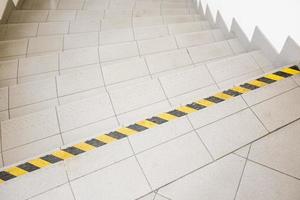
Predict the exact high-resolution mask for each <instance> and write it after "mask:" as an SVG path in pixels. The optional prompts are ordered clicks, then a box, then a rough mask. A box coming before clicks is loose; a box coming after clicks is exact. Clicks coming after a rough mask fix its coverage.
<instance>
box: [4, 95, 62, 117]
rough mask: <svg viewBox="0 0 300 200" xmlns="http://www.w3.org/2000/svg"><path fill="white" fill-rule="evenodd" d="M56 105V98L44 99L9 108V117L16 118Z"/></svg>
mask: <svg viewBox="0 0 300 200" xmlns="http://www.w3.org/2000/svg"><path fill="white" fill-rule="evenodd" d="M57 105H58V100H57V99H51V100H46V101H42V102H38V103H35V104H30V105H27V106H22V107H17V108H13V109H10V110H9V114H10V118H11V119H12V118H16V117H20V116H23V115H28V114H30V113H35V112H39V111H42V110H46V109H49V108H54V107H55V106H57Z"/></svg>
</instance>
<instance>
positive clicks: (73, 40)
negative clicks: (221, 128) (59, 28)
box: [64, 32, 99, 49]
mask: <svg viewBox="0 0 300 200" xmlns="http://www.w3.org/2000/svg"><path fill="white" fill-rule="evenodd" d="M98 45H99V34H98V32H89V33H76V34H69V35H65V36H64V49H75V48H83V47H91V46H98Z"/></svg>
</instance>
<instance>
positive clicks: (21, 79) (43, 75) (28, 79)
mask: <svg viewBox="0 0 300 200" xmlns="http://www.w3.org/2000/svg"><path fill="white" fill-rule="evenodd" d="M57 75H58V71H52V72H46V73H41V74H34V75H30V76H21V77H19V78H18V84H23V83H28V82H38V81H43V80H47V79H53V80H54V79H55V77H56V76H57Z"/></svg>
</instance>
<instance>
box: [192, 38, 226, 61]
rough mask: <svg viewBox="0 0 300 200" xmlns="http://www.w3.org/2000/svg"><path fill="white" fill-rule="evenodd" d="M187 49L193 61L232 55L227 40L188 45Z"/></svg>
mask: <svg viewBox="0 0 300 200" xmlns="http://www.w3.org/2000/svg"><path fill="white" fill-rule="evenodd" d="M188 51H189V53H190V55H191V57H192V60H193V61H194V62H195V63H197V62H203V61H206V60H211V59H216V58H221V57H225V56H230V55H232V51H231V49H230V47H229V46H228V43H227V42H218V43H213V44H208V45H202V46H197V47H189V48H188Z"/></svg>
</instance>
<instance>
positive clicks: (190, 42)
mask: <svg viewBox="0 0 300 200" xmlns="http://www.w3.org/2000/svg"><path fill="white" fill-rule="evenodd" d="M176 41H177V44H178V46H179V48H183V47H190V46H197V45H203V44H208V43H213V42H215V39H214V36H213V34H212V32H211V31H202V32H195V33H187V34H181V35H176Z"/></svg>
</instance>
